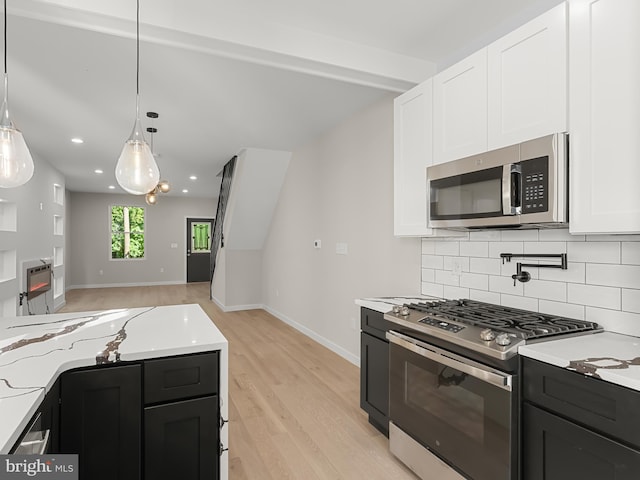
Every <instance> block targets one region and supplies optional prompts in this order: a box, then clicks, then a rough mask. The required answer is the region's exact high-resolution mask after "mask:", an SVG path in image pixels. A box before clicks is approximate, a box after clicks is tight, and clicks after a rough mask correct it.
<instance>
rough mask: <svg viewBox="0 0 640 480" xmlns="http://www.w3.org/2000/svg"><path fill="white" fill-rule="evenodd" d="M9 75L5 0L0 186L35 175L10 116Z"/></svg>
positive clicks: (20, 182) (0, 127)
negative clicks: (8, 99) (8, 100)
mask: <svg viewBox="0 0 640 480" xmlns="http://www.w3.org/2000/svg"><path fill="white" fill-rule="evenodd" d="M8 88H9V79H8V76H7V0H4V100H3V102H2V107H1V108H0V116H1V118H0V187H1V188H13V187H19V186H20V185H24V184H25V183H27V182H28V181H29V179H31V177H32V176H33V159H32V158H31V153H30V152H29V148H28V147H27V144H26V142H25V141H24V137H23V136H22V132H20V130H18V129H17V128H16V127H15V126H14V125H13V122H12V121H11V118H9V105H8V103H7V98H8V97H9V91H8Z"/></svg>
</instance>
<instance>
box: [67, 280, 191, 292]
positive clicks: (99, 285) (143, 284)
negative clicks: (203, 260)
mask: <svg viewBox="0 0 640 480" xmlns="http://www.w3.org/2000/svg"><path fill="white" fill-rule="evenodd" d="M185 283H186V282H185V281H184V280H167V281H166V282H137V283H96V284H91V285H69V286H68V287H67V288H66V289H65V291H66V292H68V291H69V290H78V289H83V288H114V287H153V286H158V285H184V284H185Z"/></svg>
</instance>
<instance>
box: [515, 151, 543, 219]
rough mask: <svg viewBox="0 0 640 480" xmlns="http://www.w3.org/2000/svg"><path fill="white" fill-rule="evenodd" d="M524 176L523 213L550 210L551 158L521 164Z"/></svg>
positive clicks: (533, 159) (526, 161)
mask: <svg viewBox="0 0 640 480" xmlns="http://www.w3.org/2000/svg"><path fill="white" fill-rule="evenodd" d="M520 167H521V174H522V213H523V214H526V213H537V212H546V211H548V210H549V158H548V157H539V158H532V159H530V160H524V161H522V162H520Z"/></svg>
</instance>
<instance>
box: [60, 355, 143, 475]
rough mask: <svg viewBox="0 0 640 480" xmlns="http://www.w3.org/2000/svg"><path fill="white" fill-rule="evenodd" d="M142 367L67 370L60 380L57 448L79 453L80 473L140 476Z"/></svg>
mask: <svg viewBox="0 0 640 480" xmlns="http://www.w3.org/2000/svg"><path fill="white" fill-rule="evenodd" d="M141 372H142V367H141V366H140V365H126V366H117V367H105V368H97V369H92V370H82V371H75V372H67V373H65V374H63V375H62V379H61V384H60V399H61V403H60V421H61V429H60V453H77V454H78V461H79V477H80V478H82V479H91V480H103V479H104V480H134V479H135V480H137V479H140V478H141V477H140V475H141V465H140V458H141V456H140V453H141V452H140V445H141V425H142V391H141V388H140V385H141V380H142V375H141Z"/></svg>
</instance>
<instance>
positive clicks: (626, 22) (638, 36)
mask: <svg viewBox="0 0 640 480" xmlns="http://www.w3.org/2000/svg"><path fill="white" fill-rule="evenodd" d="M639 20H640V1H638V0H571V1H570V3H569V21H570V25H569V31H570V42H569V45H570V52H569V58H570V63H569V77H570V98H569V115H570V130H569V133H570V142H571V162H570V175H569V176H570V182H571V186H570V190H571V201H570V208H571V210H570V218H569V221H570V223H569V230H570V231H571V233H640V188H638V179H640V29H639V28H638V22H639Z"/></svg>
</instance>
